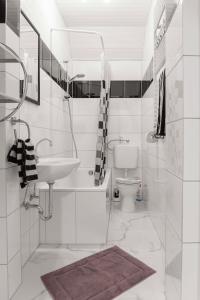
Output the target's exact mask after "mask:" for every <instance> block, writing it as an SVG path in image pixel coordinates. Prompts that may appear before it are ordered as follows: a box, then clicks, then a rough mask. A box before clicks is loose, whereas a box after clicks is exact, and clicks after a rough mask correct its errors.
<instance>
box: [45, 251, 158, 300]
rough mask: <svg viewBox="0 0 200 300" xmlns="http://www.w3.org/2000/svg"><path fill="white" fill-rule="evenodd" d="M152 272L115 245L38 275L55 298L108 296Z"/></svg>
mask: <svg viewBox="0 0 200 300" xmlns="http://www.w3.org/2000/svg"><path fill="white" fill-rule="evenodd" d="M154 273H155V271H154V270H153V269H151V268H150V267H148V266H147V265H145V264H143V263H142V262H141V261H139V260H137V259H136V258H134V257H132V256H131V255H129V254H128V253H126V252H124V251H123V250H121V249H120V248H118V247H117V246H114V247H112V248H110V249H107V250H104V251H101V252H99V253H97V254H94V255H91V256H89V257H87V258H84V259H81V260H79V261H77V262H75V263H73V264H71V265H68V266H66V267H64V268H62V269H59V270H57V271H54V272H51V273H48V274H46V275H43V276H42V277H41V279H42V281H43V283H44V285H45V286H46V288H47V290H48V291H49V292H50V294H51V295H52V297H53V299H55V300H111V299H114V298H115V297H117V296H119V295H120V294H121V293H123V292H125V291H126V290H128V289H129V288H131V287H133V286H134V285H135V284H137V283H139V282H140V281H142V280H144V279H145V278H147V277H148V276H150V275H152V274H154Z"/></svg>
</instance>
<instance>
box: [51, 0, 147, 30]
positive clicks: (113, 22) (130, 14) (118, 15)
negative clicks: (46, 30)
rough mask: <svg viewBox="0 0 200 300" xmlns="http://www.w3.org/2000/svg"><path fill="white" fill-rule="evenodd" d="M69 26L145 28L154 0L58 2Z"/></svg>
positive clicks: (68, 0) (72, 0) (63, 0)
mask: <svg viewBox="0 0 200 300" xmlns="http://www.w3.org/2000/svg"><path fill="white" fill-rule="evenodd" d="M56 2H57V5H58V8H59V10H60V12H61V14H62V16H63V18H64V20H65V22H66V25H67V26H79V27H86V26H90V27H91V26H145V24H146V21H147V16H148V13H149V11H150V7H151V4H152V0H56Z"/></svg>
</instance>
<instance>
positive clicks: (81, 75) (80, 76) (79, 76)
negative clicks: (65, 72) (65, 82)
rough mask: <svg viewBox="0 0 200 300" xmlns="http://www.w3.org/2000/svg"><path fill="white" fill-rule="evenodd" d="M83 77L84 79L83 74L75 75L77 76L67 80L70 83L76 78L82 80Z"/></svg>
mask: <svg viewBox="0 0 200 300" xmlns="http://www.w3.org/2000/svg"><path fill="white" fill-rule="evenodd" d="M83 77H85V74H77V75H75V76H74V77H72V78H71V79H70V80H69V82H70V83H71V82H72V81H74V79H76V78H83Z"/></svg>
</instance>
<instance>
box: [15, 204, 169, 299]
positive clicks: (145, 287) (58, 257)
mask: <svg viewBox="0 0 200 300" xmlns="http://www.w3.org/2000/svg"><path fill="white" fill-rule="evenodd" d="M113 245H117V246H119V247H121V248H122V249H124V250H125V251H127V252H129V253H130V254H131V255H133V256H135V257H136V258H138V259H140V260H142V261H143V262H144V263H146V264H148V265H149V266H150V267H152V268H154V269H155V270H156V274H154V275H153V276H151V277H149V278H147V279H146V280H144V281H143V282H141V283H139V284H138V285H136V286H135V287H133V288H132V289H129V290H128V291H126V292H125V293H123V294H122V295H120V296H119V297H117V298H116V300H165V290H164V250H163V249H162V246H161V243H160V240H159V238H158V236H157V234H156V232H155V230H154V228H153V225H152V223H151V220H150V218H149V216H148V213H147V212H142V211H141V210H139V211H136V212H135V213H131V214H128V213H123V212H121V211H120V209H119V204H114V205H113V207H112V211H111V216H110V222H109V231H108V243H107V245H104V246H95V247H92V246H91V247H90V246H84V247H81V246H63V245H57V246H55V247H54V248H52V246H50V245H45V246H42V247H40V248H38V249H37V250H36V252H35V253H34V255H33V256H32V257H31V259H30V260H29V262H28V263H27V264H26V265H25V267H24V269H23V284H22V285H21V287H20V289H19V290H18V291H17V293H16V294H15V296H14V298H13V299H12V300H52V298H51V296H50V295H49V293H48V292H47V291H46V289H45V287H44V285H43V284H42V282H41V280H40V276H41V275H43V274H45V273H48V272H50V271H53V270H56V269H58V268H61V267H63V266H66V265H69V264H71V263H73V262H75V261H78V260H79V259H82V258H84V257H87V256H89V255H91V254H93V253H96V252H98V251H101V250H103V249H106V248H109V247H112V246H113Z"/></svg>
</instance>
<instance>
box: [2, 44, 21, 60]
mask: <svg viewBox="0 0 200 300" xmlns="http://www.w3.org/2000/svg"><path fill="white" fill-rule="evenodd" d="M0 63H18V61H17V59H16V58H15V56H14V55H12V54H11V53H9V52H8V51H6V50H4V49H3V48H2V47H0Z"/></svg>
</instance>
